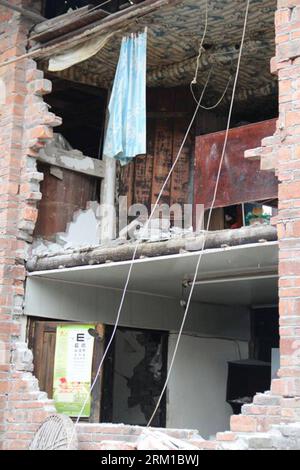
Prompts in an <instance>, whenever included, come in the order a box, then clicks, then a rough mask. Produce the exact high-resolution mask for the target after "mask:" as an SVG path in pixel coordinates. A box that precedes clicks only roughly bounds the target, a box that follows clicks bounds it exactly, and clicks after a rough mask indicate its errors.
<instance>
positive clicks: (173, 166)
mask: <svg viewBox="0 0 300 470" xmlns="http://www.w3.org/2000/svg"><path fill="white" fill-rule="evenodd" d="M211 73H212V70H210V72H209V74H208V77H207V80H206V83H205V85H204V88H203V90H202V94H201V97H200V99H199V102H198V104H197V107H196V109H195V112H194V114H193V117H192V119H191V122H190V124H189V126H188V128H187V131H186V133H185V136H184V138H183V141H182V144H181V146H180V149H179V151H178V153H177V156H176V158H175V160H174V162H173V164H172V167H171V169H170V171H169V173H168V175H167V177H166V179H165V181H164V183H163V185H162V187H161V190H160V192H159V195H158V197H157V199H156V202H155V204H154V206H153V208H152V211H151V214H150V216H149V218H148V220H147V221H146V224H145V225H144V227H143V231H147V229H148V227H149V223H150V221H151V220H152V218H153V216H154V214H155V212H156V209H157V207H158V204H159V201H160V199H161V197H162V195H163V193H164V190H165V188H166V186H167V184H168V182H169V180H170V178H171V175H172V173H173V171H174V168H175V167H176V165H177V163H178V160H179V158H180V157H181V154H182V150H183V148H184V145H185V143H186V141H187V138H188V136H189V134H190V131H191V128H192V126H193V124H194V121H195V119H196V117H197V114H198V111H199V108H200V104H201V101H202V99H203V97H204V94H205V91H206V89H207V86H208V83H209V80H210V77H211ZM140 243H141V239H139V240H137V241H136V243H135V248H134V253H133V257H132V259H131V261H130V265H129V270H128V273H127V278H126V282H125V286H124V289H123V293H122V297H121V301H120V304H119V308H118V313H117V317H116V321H115V325H114V328H113V331H112V335H111V337H110V340H109V342H108V344H107V346H106V349H105V351H104V353H103V356H102V358H101V361H100V364H99V366H98V369H97V372H96V375H95V378H94V381H93V383H92V385H91V388H90V390H89V392H88V394H87V397H86V399H85V401H84V404H83V406H82V408H81V410H80V413H79V415H78V417H77V419H76V422H75V426H76V425H77V424H78V423H79V421H80V419H81V416H82V413H83V410H84V408H85V406H86V404H87V402H88V400H89V398H90V395H91V393H92V391H93V389H94V387H95V385H96V383H97V380H98V378H99V375H100V372H101V369H102V366H103V363H104V361H105V358H106V356H107V354H108V352H109V349H110V347H111V344H112V342H113V340H114V337H115V335H116V332H117V328H118V326H119V321H120V316H121V312H122V309H123V305H124V301H125V297H126V293H127V290H128V285H129V282H130V279H131V274H132V270H133V266H134V261H135V259H136V255H137V251H138V247H139V245H140ZM74 432H75V429H74ZM71 441H72V440H71ZM71 441H70V442H71Z"/></svg>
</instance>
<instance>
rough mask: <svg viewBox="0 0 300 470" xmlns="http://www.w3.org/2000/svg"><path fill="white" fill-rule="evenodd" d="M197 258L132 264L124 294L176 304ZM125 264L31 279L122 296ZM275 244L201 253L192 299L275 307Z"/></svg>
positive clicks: (39, 273) (44, 273)
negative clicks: (156, 298) (156, 297)
mask: <svg viewBox="0 0 300 470" xmlns="http://www.w3.org/2000/svg"><path fill="white" fill-rule="evenodd" d="M198 257H199V253H197V252H195V253H185V254H180V255H172V256H164V257H156V258H149V259H141V260H136V261H135V263H134V268H133V270H132V275H131V280H130V284H129V287H128V290H129V291H130V292H135V293H140V294H142V293H147V294H152V295H156V296H163V297H165V296H166V297H169V298H174V299H180V298H182V297H186V296H187V295H188V292H189V287H186V288H184V289H183V286H182V285H183V282H184V281H189V280H191V279H193V277H194V273H195V269H196V264H197V261H198ZM129 265H130V262H129V261H125V262H116V263H110V264H104V265H99V266H80V267H76V268H65V269H56V270H49V271H37V272H34V273H30V274H29V276H30V277H31V278H41V279H46V280H52V281H58V282H60V283H68V284H73V285H74V288H75V289H76V286H78V285H87V286H94V287H98V288H104V289H116V290H118V291H122V290H123V288H124V285H125V282H126V278H127V275H128V269H129ZM277 266H278V244H277V242H266V243H260V244H253V245H244V246H236V247H230V248H221V249H216V250H207V251H204V253H203V257H202V261H201V266H200V269H199V272H198V276H197V280H198V281H200V283H199V284H197V285H196V286H195V289H194V293H193V300H194V301H198V302H207V303H214V304H227V305H258V304H262V305H267V304H276V303H277V302H278V279H277Z"/></svg>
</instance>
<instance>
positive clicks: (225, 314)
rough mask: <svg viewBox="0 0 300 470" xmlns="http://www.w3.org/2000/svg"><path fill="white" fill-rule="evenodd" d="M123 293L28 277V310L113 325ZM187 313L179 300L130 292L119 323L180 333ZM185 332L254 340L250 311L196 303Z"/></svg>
mask: <svg viewBox="0 0 300 470" xmlns="http://www.w3.org/2000/svg"><path fill="white" fill-rule="evenodd" d="M121 295H122V292H121V291H119V290H114V289H107V288H97V287H89V286H86V285H82V286H80V285H73V284H69V283H62V282H59V281H58V282H56V281H49V280H46V279H41V278H34V277H32V278H28V280H27V284H26V296H25V314H26V315H28V316H29V315H30V316H37V317H42V318H48V319H49V318H51V319H55V320H70V321H81V322H100V323H105V324H108V325H114V323H115V319H116V316H117V310H118V307H119V303H120V299H121ZM182 317H183V309H182V307H181V306H180V303H179V299H172V298H167V297H158V296H153V295H146V294H138V293H130V292H129V293H128V294H127V295H126V298H125V303H124V307H123V310H122V313H121V317H120V326H124V327H129V328H144V329H153V330H165V331H178V330H179V328H180V324H181V321H182ZM185 331H187V332H197V333H201V334H206V335H215V336H216V335H217V336H225V337H233V338H237V339H240V340H245V341H249V339H250V316H249V309H248V308H246V307H239V306H223V305H211V304H199V303H192V304H191V307H190V312H189V315H188V318H187V321H186V326H185Z"/></svg>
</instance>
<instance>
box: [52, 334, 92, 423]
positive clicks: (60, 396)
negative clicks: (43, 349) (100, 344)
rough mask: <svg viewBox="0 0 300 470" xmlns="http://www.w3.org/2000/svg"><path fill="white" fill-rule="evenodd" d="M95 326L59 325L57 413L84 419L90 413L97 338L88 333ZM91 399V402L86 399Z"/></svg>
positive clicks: (55, 368)
mask: <svg viewBox="0 0 300 470" xmlns="http://www.w3.org/2000/svg"><path fill="white" fill-rule="evenodd" d="M89 328H94V325H64V326H58V327H57V332H56V347H55V360H54V380H53V399H54V402H55V407H56V410H57V412H58V413H63V414H66V415H68V416H71V417H77V416H78V415H79V413H80V412H81V410H82V407H83V405H84V403H85V401H86V404H85V406H84V410H83V413H82V417H83V418H88V417H89V416H90V412H91V397H90V395H89V390H90V387H91V377H92V361H93V349H94V338H93V337H92V336H91V335H90V334H89V333H88V329H89ZM87 397H88V400H87Z"/></svg>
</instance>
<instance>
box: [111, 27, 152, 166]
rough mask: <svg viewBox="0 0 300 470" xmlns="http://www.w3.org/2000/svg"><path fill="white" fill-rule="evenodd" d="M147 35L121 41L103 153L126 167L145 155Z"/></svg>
mask: <svg viewBox="0 0 300 470" xmlns="http://www.w3.org/2000/svg"><path fill="white" fill-rule="evenodd" d="M146 55H147V32H146V31H145V32H144V33H141V34H138V35H131V36H130V37H126V38H123V40H122V46H121V51H120V58H119V63H118V67H117V71H116V76H115V80H114V85H113V89H112V94H111V98H110V102H109V107H108V110H109V119H108V125H107V131H106V136H105V142H104V150H103V153H104V155H105V156H106V157H110V158H115V159H117V160H119V161H120V162H121V164H122V165H126V164H127V163H128V162H130V161H131V160H132V159H133V158H134V157H136V156H137V155H141V154H145V153H146Z"/></svg>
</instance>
